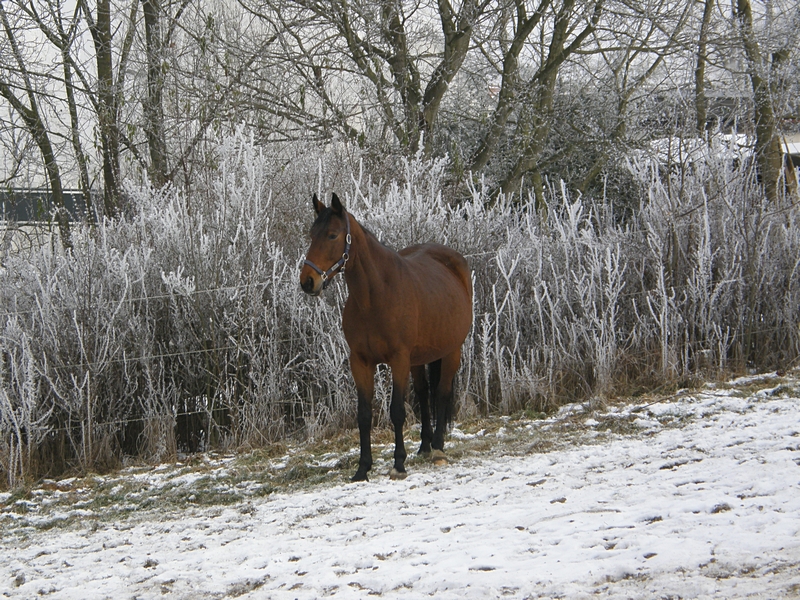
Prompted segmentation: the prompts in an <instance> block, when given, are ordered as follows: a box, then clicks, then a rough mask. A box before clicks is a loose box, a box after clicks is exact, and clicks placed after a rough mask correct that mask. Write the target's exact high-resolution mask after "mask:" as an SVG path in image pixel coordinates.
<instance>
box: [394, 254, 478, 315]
mask: <svg viewBox="0 0 800 600" xmlns="http://www.w3.org/2000/svg"><path fill="white" fill-rule="evenodd" d="M398 254H400V256H402V257H403V258H405V259H406V260H407V261H408V263H409V264H410V265H413V266H414V267H415V268H417V269H419V270H421V271H425V272H427V273H429V274H430V276H431V277H432V278H434V279H436V278H437V276H438V277H447V276H448V275H450V276H454V277H455V280H456V281H457V282H458V283H459V284H460V286H461V287H462V288H463V289H464V291H465V292H466V293H467V297H468V299H469V306H470V308H471V307H472V277H471V275H470V271H469V265H468V264H467V259H465V258H464V257H463V256H462V255H461V254H459V253H458V252H456V251H455V250H453V249H452V248H449V247H447V246H443V245H442V244H432V243H431V244H415V245H413V246H409V247H408V248H404V249H403V250H400V252H398ZM442 267H444V269H442Z"/></svg>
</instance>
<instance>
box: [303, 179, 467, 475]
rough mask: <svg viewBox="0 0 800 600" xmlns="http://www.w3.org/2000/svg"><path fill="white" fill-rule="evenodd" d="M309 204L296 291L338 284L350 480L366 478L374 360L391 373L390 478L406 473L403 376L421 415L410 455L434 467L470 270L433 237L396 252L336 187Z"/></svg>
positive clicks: (462, 335)
mask: <svg viewBox="0 0 800 600" xmlns="http://www.w3.org/2000/svg"><path fill="white" fill-rule="evenodd" d="M312 204H313V206H314V211H315V213H316V219H315V221H314V224H313V225H312V226H311V232H310V235H311V246H310V247H309V249H308V253H307V255H306V259H305V261H304V262H303V265H302V267H301V271H300V286H301V288H302V289H303V291H304V292H305V293H307V294H309V295H311V296H319V295H320V294H321V293H322V291H323V290H324V289H326V288H327V287H328V285H329V284H330V283H331V281H333V279H334V278H335V277H336V275H338V274H342V275H343V276H344V280H345V282H346V284H347V289H348V297H347V302H346V303H345V305H344V309H343V311H342V330H343V331H344V337H345V340H346V341H347V344H348V346H349V347H350V370H351V372H352V375H353V379H354V381H355V384H356V391H357V394H358V412H357V417H358V418H357V420H358V430H359V441H360V445H361V454H360V457H359V461H358V469H357V470H356V473H355V475H353V477H352V481H367V479H368V478H367V473H368V472H369V471H370V469H371V468H372V448H371V441H370V435H371V429H372V400H373V396H374V392H375V369H376V367H377V365H378V364H387V365H389V367H390V368H391V373H392V399H391V404H390V407H389V416H390V418H391V421H392V425H393V427H394V438H395V447H394V466H393V468H392V469H391V471H390V473H389V476H390V477H391V478H392V479H405V477H406V475H407V473H406V469H405V460H406V449H405V444H404V442H403V425H404V423H405V418H406V410H405V398H406V393H407V391H408V385H409V375H411V379H412V380H413V387H414V395H415V398H416V401H417V404H418V405H419V407H420V418H421V421H422V433H421V445H420V448H419V454H420V455H421V456H423V457H430V458H432V459H433V461H434V464H437V465H438V464H446V463H447V456H446V455H445V454H444V436H445V431H446V428H447V426H448V425H449V424H450V423H452V419H453V378H454V377H455V374H456V371H458V368H459V366H460V365H461V346H462V344H463V343H464V340H465V339H466V337H467V334H468V333H469V330H470V328H471V327H472V277H471V274H470V270H469V267H468V265H467V261H466V259H465V258H464V257H463V256H461V254H459V253H458V252H456V251H455V250H453V249H451V248H448V247H447V246H443V245H441V244H433V243H429V244H418V245H414V246H409V247H408V248H405V249H403V250H400V251H399V252H395V251H394V250H392V249H390V248H388V247H386V246H384V245H383V244H382V243H381V242H379V241H378V239H377V238H376V237H375V235H374V234H372V233H371V232H370V231H369V230H367V229H366V228H365V227H363V226H362V225H361V224H360V223H359V222H358V221H357V220H356V219H355V218H353V216H352V215H351V214H349V213H348V212H347V211H346V210H345V208H344V207H343V206H342V203H341V201H340V200H339V197H338V196H337V195H336V194H335V193H334V194H333V195H332V197H331V206H330V207H326V206H325V205H324V204H323V203H322V202H320V201H319V200H318V198H317V195H316V194H314V195H313V198H312ZM328 265H330V266H328ZM426 366H427V374H426ZM430 394H432V395H433V408H434V415H433V417H434V421H435V430H434V428H433V427H432V426H431V412H430V404H429V399H430Z"/></svg>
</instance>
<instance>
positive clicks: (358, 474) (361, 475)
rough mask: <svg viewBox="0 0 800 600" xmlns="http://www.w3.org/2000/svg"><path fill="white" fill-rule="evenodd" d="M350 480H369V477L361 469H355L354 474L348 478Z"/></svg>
mask: <svg viewBox="0 0 800 600" xmlns="http://www.w3.org/2000/svg"><path fill="white" fill-rule="evenodd" d="M350 481H352V482H353V483H356V482H358V481H369V479H367V474H366V473H362V472H361V471H356V474H355V475H353V476H352V477H351V478H350Z"/></svg>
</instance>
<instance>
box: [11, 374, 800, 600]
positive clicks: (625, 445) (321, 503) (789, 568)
mask: <svg viewBox="0 0 800 600" xmlns="http://www.w3.org/2000/svg"><path fill="white" fill-rule="evenodd" d="M795 375H796V373H795ZM501 425H503V426H501V427H499V428H495V429H494V430H491V431H490V430H485V431H473V432H469V431H467V428H464V427H462V429H461V430H456V431H455V432H454V436H453V437H454V440H453V444H454V446H455V447H456V448H457V447H458V445H459V444H468V443H470V442H475V441H476V440H482V441H484V442H486V441H491V444H488V443H484V445H483V446H475V447H476V448H477V447H481V448H483V450H482V451H480V452H477V451H472V452H464V453H461V454H460V455H459V454H458V453H456V456H457V458H456V459H455V460H454V461H453V462H452V463H451V464H450V465H449V466H447V467H441V468H435V467H433V466H429V465H426V464H425V465H423V464H412V465H411V468H410V475H409V477H408V478H407V479H406V480H405V481H401V482H396V481H390V480H389V479H388V477H386V476H385V475H384V474H383V473H382V472H381V471H380V470H376V471H374V472H373V476H372V481H370V482H368V483H359V484H349V483H344V481H343V477H342V476H338V478H336V479H334V480H332V481H331V480H329V481H327V482H326V483H322V484H316V485H305V486H298V487H296V488H293V491H290V492H275V493H272V494H268V495H258V494H253V495H252V496H249V497H246V498H245V499H243V500H240V501H238V502H235V503H233V504H227V505H225V504H219V505H216V506H215V505H211V506H192V505H187V506H186V507H178V506H176V505H175V504H170V503H165V505H164V506H163V507H159V505H158V502H157V501H155V502H152V501H151V502H150V503H149V504H147V505H146V506H143V507H141V508H140V509H137V510H132V511H127V512H125V511H120V510H118V509H119V506H116V507H114V506H111V507H109V511H110V512H109V513H108V515H106V516H104V515H103V509H102V508H97V507H95V508H92V506H95V505H92V504H90V503H86V502H83V503H79V504H78V505H75V506H72V507H70V506H64V505H63V503H61V504H59V503H57V502H56V496H57V495H58V494H59V493H62V492H59V490H63V489H71V490H73V491H74V489H75V488H76V486H78V485H79V483H80V482H76V481H74V480H70V481H67V482H53V483H54V484H55V485H51V486H50V487H49V488H48V489H42V490H33V493H32V494H30V495H29V496H28V497H27V498H25V499H19V498H17V497H15V496H12V495H10V494H4V495H0V532H2V541H1V542H0V594H2V595H3V596H6V597H12V598H35V597H39V596H50V597H57V598H76V599H81V600H83V599H87V598H115V599H118V598H159V597H162V596H163V595H167V596H168V597H175V598H223V597H242V598H276V599H283V598H289V599H291V598H302V599H311V598H323V597H329V596H335V597H340V598H367V597H371V596H373V597H374V596H377V597H384V598H424V597H431V598H437V599H459V600H463V599H469V598H540V597H545V598H549V597H558V598H570V599H571V598H589V597H591V598H598V597H599V598H642V599H645V598H647V599H650V598H748V597H753V598H791V597H800V383H798V379H797V377H796V376H788V377H783V378H778V377H775V376H763V377H756V378H752V379H747V380H737V381H736V382H732V384H731V385H726V386H719V387H713V386H710V387H707V388H705V389H703V390H701V391H695V392H685V393H681V394H677V395H675V396H673V397H671V398H666V399H661V400H657V401H655V402H653V401H652V400H650V403H643V404H639V405H630V404H627V405H617V406H610V407H605V408H601V409H600V410H595V411H590V410H589V408H588V407H582V406H572V407H567V408H565V409H563V410H562V411H561V412H560V413H559V414H558V415H556V416H554V417H553V418H550V419H546V420H541V421H520V420H516V421H514V420H509V421H506V422H505V423H504V424H503V422H501ZM409 443H410V442H409ZM278 462H280V461H278ZM285 462H286V461H284V463H285ZM333 462H334V463H335V462H336V461H335V460H334V461H333ZM234 464H235V459H230V462H229V463H226V462H224V461H222V462H221V463H220V464H219V465H218V468H219V469H221V470H224V469H226V468H228V467H227V466H226V465H234ZM387 465H388V463H385V462H384V463H380V464H379V466H378V469H383V470H384V471H385V470H386V469H388V466H387ZM282 466H283V465H281V464H277V465H272V466H269V465H266V466H264V467H263V468H264V469H267V468H273V469H280V468H281V467H282ZM231 468H232V467H231ZM348 469H349V467H348ZM181 473H182V474H181ZM115 477H117V478H118V479H117V480H114V481H117V483H115V485H116V488H115V489H122V487H124V486H123V483H122V478H124V477H126V474H125V472H123V473H121V474H118V475H116V476H115ZM127 477H129V478H139V480H140V483H141V484H142V485H152V486H155V487H157V486H158V485H159V481H160V482H161V483H162V484H163V482H164V481H165V479H170V481H171V485H172V487H171V488H170V489H172V490H175V489H178V488H180V487H181V486H185V487H187V488H188V489H191V486H192V485H193V483H194V481H195V477H194V476H193V475H192V474H191V472H187V471H185V470H184V471H180V470H178V469H175V468H173V467H160V468H154V469H151V470H148V471H142V470H139V471H137V472H136V473H129V474H128V475H127ZM148 482H150V483H148ZM244 487H245V488H246V487H247V486H246V485H245V486H244ZM139 489H141V488H139ZM64 493H66V492H64ZM134 496H136V494H133V493H132V494H131V498H127V499H126V498H125V496H124V495H123V496H122V498H121V499H120V500H119V501H118V502H120V503H123V504H124V503H125V502H132V501H133V497H134ZM48 502H50V503H51V504H52V506H50V507H49V508H48ZM115 511H116V512H115ZM109 515H110V516H109Z"/></svg>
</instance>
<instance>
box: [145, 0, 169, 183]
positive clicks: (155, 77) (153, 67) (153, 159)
mask: <svg viewBox="0 0 800 600" xmlns="http://www.w3.org/2000/svg"><path fill="white" fill-rule="evenodd" d="M142 11H143V12H144V29H145V44H146V46H147V98H146V100H145V102H144V119H145V122H144V128H145V132H146V133H147V145H148V148H149V150H150V167H149V169H148V176H149V177H150V183H152V184H153V185H155V186H156V187H159V188H160V187H162V186H163V185H164V184H166V183H167V177H168V176H167V173H168V172H169V169H168V167H167V147H166V138H165V134H164V103H163V100H162V96H163V90H164V70H163V67H162V64H163V53H162V37H161V18H162V17H161V5H160V2H159V0H142Z"/></svg>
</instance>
